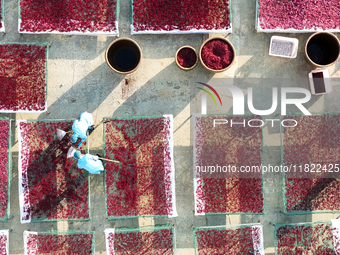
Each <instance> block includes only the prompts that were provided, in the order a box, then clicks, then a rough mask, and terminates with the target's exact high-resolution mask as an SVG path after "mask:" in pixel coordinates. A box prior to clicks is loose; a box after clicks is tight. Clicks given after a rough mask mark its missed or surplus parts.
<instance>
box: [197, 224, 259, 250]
mask: <svg viewBox="0 0 340 255" xmlns="http://www.w3.org/2000/svg"><path fill="white" fill-rule="evenodd" d="M194 239H195V240H194V243H195V250H196V254H197V255H211V254H256V255H257V254H263V248H261V247H263V239H262V227H261V226H250V225H249V226H235V227H229V226H218V227H207V228H205V227H198V228H195V229H194ZM261 251H262V252H261Z"/></svg>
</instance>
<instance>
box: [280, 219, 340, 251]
mask: <svg viewBox="0 0 340 255" xmlns="http://www.w3.org/2000/svg"><path fill="white" fill-rule="evenodd" d="M339 231H340V228H339V220H332V221H331V222H316V223H312V222H310V223H291V224H281V223H278V224H275V227H274V235H275V236H274V239H275V254H277V255H284V254H292V255H294V254H315V255H323V254H327V255H337V254H339V252H340V243H339V241H340V239H339V233H340V232H339Z"/></svg>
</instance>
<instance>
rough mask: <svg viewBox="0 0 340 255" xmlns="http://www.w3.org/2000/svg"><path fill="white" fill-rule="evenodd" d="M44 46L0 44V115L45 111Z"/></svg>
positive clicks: (45, 44) (45, 45)
mask: <svg viewBox="0 0 340 255" xmlns="http://www.w3.org/2000/svg"><path fill="white" fill-rule="evenodd" d="M47 51H48V43H4V42H2V43H0V83H1V90H0V112H44V111H46V110H47V103H46V93H47Z"/></svg>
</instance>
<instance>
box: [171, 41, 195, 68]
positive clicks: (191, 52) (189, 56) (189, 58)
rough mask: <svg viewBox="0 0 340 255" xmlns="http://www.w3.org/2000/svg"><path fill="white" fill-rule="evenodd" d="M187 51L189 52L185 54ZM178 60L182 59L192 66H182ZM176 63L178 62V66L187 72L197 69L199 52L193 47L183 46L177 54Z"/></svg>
mask: <svg viewBox="0 0 340 255" xmlns="http://www.w3.org/2000/svg"><path fill="white" fill-rule="evenodd" d="M186 49H188V51H186V52H183V51H184V50H186ZM178 58H180V59H182V60H183V61H186V62H188V63H186V64H189V65H190V66H182V65H181V64H180V62H181V60H179V59H178ZM175 61H176V64H177V66H178V67H179V68H180V69H182V70H185V71H189V70H192V69H194V68H195V66H196V65H197V63H198V56H197V52H196V50H195V49H194V48H193V47H191V46H189V45H185V46H182V47H181V48H179V49H178V50H177V52H176V55H175Z"/></svg>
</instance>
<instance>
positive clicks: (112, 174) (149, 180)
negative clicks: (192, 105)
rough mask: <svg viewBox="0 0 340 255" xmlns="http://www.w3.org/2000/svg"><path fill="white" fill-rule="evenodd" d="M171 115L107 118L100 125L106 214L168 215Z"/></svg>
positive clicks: (170, 207) (171, 201) (170, 208)
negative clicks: (104, 161) (103, 143)
mask: <svg viewBox="0 0 340 255" xmlns="http://www.w3.org/2000/svg"><path fill="white" fill-rule="evenodd" d="M171 122H172V118H171V119H170V118H169V117H168V116H166V115H164V117H136V118H126V119H123V118H122V119H109V122H108V123H106V124H105V126H104V128H105V129H104V132H105V137H104V139H105V157H106V158H108V159H116V160H118V161H120V162H121V163H120V164H116V163H111V162H106V166H105V169H106V175H105V176H106V196H107V210H108V212H107V213H108V217H109V218H110V217H111V218H115V217H134V216H146V215H150V216H151V215H162V216H165V215H172V216H175V215H176V214H177V213H176V211H175V210H174V199H173V198H172V196H173V195H174V194H173V191H172V187H173V184H172V177H171V176H173V168H172V164H173V159H172V158H171V155H170V151H171V150H172V147H171V144H170V142H169V141H170V140H169V138H170V137H171V136H172V134H170V126H171V125H172V124H171Z"/></svg>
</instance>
